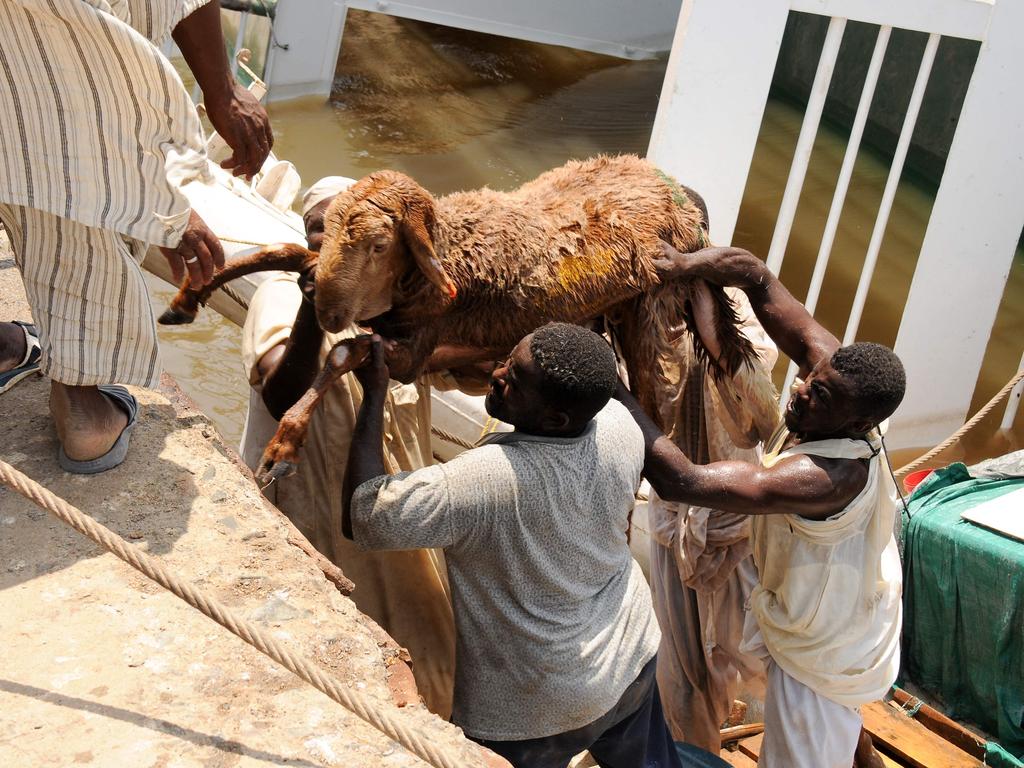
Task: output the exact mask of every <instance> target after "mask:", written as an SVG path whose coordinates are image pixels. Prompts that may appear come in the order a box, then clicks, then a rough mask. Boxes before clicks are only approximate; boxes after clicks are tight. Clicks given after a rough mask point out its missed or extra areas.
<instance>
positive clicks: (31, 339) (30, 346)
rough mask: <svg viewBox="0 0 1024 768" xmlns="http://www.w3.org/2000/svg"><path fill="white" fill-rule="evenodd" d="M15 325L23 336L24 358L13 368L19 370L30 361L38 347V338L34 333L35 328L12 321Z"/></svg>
mask: <svg viewBox="0 0 1024 768" xmlns="http://www.w3.org/2000/svg"><path fill="white" fill-rule="evenodd" d="M12 322H13V323H14V324H15V325H18V326H21V332H22V333H24V334H25V357H23V358H22V360H21V362H20V363H18V364H17V365H16V366H15V368H21V367H22V366H25V365H28V364H29V362H30V361H31V360H32V353H33V352H35V351H36V350H37V349H40V346H39V336H38V335H36V333H35V326H34V325H32V324H31V323H23V322H22V321H20V320H14V321H12Z"/></svg>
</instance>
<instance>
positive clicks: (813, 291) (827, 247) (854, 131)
mask: <svg viewBox="0 0 1024 768" xmlns="http://www.w3.org/2000/svg"><path fill="white" fill-rule="evenodd" d="M891 33H892V27H889V26H884V25H883V26H882V27H880V28H879V30H878V37H877V38H876V39H875V50H874V52H873V53H872V54H871V63H870V64H868V72H867V76H866V77H865V78H864V88H863V89H862V90H861V93H860V102H859V103H858V104H857V114H856V116H855V117H854V119H853V127H852V128H851V130H850V140H849V142H847V144H846V154H845V155H844V156H843V164H842V167H841V168H840V169H839V181H837V182H836V191H835V193H834V194H833V195H832V207H831V208H829V211H828V220H827V221H826V222H825V232H824V234H823V235H822V238H821V247H820V248H819V249H818V260H817V261H816V262H815V264H814V274H812V275H811V286H810V288H808V290H807V301H806V302H804V304H805V306H806V307H807V311H808V312H810V313H811V314H812V315H813V314H814V310H815V308H816V307H817V306H818V297H819V296H820V295H821V285H822V283H823V282H824V281H825V271H826V269H827V267H828V260H829V257H830V256H831V255H832V245H833V243H834V242H835V238H836V231H837V230H838V228H839V218H840V216H841V215H842V212H843V203H845V202H846V193H847V191H848V190H849V188H850V178H851V177H852V176H853V166H854V165H856V163H857V152H858V150H859V149H860V141H861V138H863V136H864V125H865V124H866V123H867V121H868V113H869V112H870V111H871V101H872V99H873V98H874V95H875V86H877V85H878V74H879V72H881V71H882V61H883V59H885V50H886V48H887V47H888V45H889V36H890V34H891ZM796 373H797V370H796V363H793V362H790V364H789V369H788V370H787V371H786V382H785V384H784V385H783V387H782V392H783V396H782V401H783V402H786V401H787V400H788V397H787V396H786V395H787V394H788V393H789V387H790V385H791V384H792V383H793V379H794V378H796Z"/></svg>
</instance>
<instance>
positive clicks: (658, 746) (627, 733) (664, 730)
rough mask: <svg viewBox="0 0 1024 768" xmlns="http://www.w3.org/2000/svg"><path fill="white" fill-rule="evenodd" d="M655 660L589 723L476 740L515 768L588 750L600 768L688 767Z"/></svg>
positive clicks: (555, 767) (555, 764) (558, 765)
mask: <svg viewBox="0 0 1024 768" xmlns="http://www.w3.org/2000/svg"><path fill="white" fill-rule="evenodd" d="M654 661H655V660H654V659H651V660H650V661H649V662H647V665H646V666H645V667H644V668H643V669H642V670H641V672H640V674H639V675H638V676H637V678H636V680H634V681H633V682H632V683H631V684H630V686H629V687H628V688H626V692H625V693H623V694H622V698H620V699H619V701H618V703H617V704H616V705H615V706H614V707H612V708H611V710H610V711H609V712H608V713H607V714H605V715H603V716H602V717H600V718H598V719H597V720H595V721H594V722H592V723H591V724H590V725H585V726H583V727H582V728H577V729H576V730H574V731H568V732H566V733H558V734H555V735H554V736H546V737H544V738H542V739H526V740H524V741H486V740H482V739H475V741H477V742H479V743H480V744H482V745H483V746H485V747H487V748H488V749H490V750H491V751H493V752H496V753H497V754H499V755H501V756H502V757H504V758H505V759H506V760H508V761H509V762H510V763H512V765H513V766H515V768H565V766H567V765H568V764H569V761H570V760H571V759H572V758H573V757H575V756H576V755H578V754H579V753H580V752H582V751H583V750H589V751H590V754H591V755H592V756H593V758H594V759H595V760H596V761H597V763H598V765H600V766H601V768H683V766H682V763H681V762H680V761H679V757H678V755H677V754H676V748H675V745H674V744H673V743H672V734H671V733H669V730H668V726H667V725H665V716H664V714H663V713H662V711H661V698H660V696H659V695H658V683H657V681H656V680H655V678H654V666H655V664H654Z"/></svg>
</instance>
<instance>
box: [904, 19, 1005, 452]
mask: <svg viewBox="0 0 1024 768" xmlns="http://www.w3.org/2000/svg"><path fill="white" fill-rule="evenodd" d="M987 7H988V9H989V12H990V23H989V25H988V30H987V33H986V38H985V41H984V42H983V43H982V45H981V47H980V49H979V50H978V60H977V62H976V63H975V65H974V74H973V75H972V76H971V81H970V84H969V85H968V88H967V95H966V96H965V98H964V106H963V110H962V112H961V113H960V119H959V122H958V123H957V126H956V133H954V135H953V142H952V143H951V144H950V147H949V157H948V158H947V160H946V168H945V173H943V175H942V182H941V184H940V185H939V190H938V192H937V193H936V195H935V204H934V205H933V206H932V214H931V217H930V218H929V219H928V230H927V232H926V233H925V236H924V242H923V243H922V244H921V255H920V256H919V257H918V259H917V269H916V270H914V279H913V282H912V283H911V285H910V293H909V295H908V296H907V305H906V307H905V308H904V310H903V319H902V320H901V321H900V331H899V334H898V335H897V337H896V354H897V355H899V357H900V359H901V360H902V361H903V366H904V368H905V369H906V371H907V394H906V397H904V398H903V403H902V405H901V406H900V408H899V410H897V411H896V413H895V414H893V418H892V422H891V425H890V430H889V435H888V437H887V439H886V442H887V443H889V447H890V449H892V450H897V449H899V448H905V447H911V446H920V445H934V444H935V443H937V442H939V441H940V440H942V439H944V438H945V437H946V436H947V435H949V434H950V433H951V432H953V431H954V430H955V429H956V428H957V427H959V426H960V425H961V424H963V423H964V418H965V417H966V416H967V410H968V408H969V407H970V403H971V399H972V397H973V395H974V390H975V389H976V388H977V381H978V371H979V370H980V369H981V364H982V360H983V358H984V356H985V348H986V346H987V345H988V340H989V338H990V336H991V333H992V323H993V321H994V320H995V317H996V312H997V311H998V309H999V297H1000V296H1002V295H1003V292H1004V290H1005V286H1006V278H1007V274H1008V273H1009V271H1010V266H1011V265H1012V263H1013V254H1014V251H1015V250H1016V248H1017V241H1018V239H1019V238H1020V233H1021V229H1022V228H1024V206H1021V205H1020V201H1021V200H1024V152H1021V136H1024V89H1022V88H1021V87H1020V84H1021V83H1022V82H1024V56H1021V53H1020V30H1021V29H1024V3H1020V2H996V3H993V4H991V5H988V6H987Z"/></svg>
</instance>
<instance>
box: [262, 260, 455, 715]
mask: <svg viewBox="0 0 1024 768" xmlns="http://www.w3.org/2000/svg"><path fill="white" fill-rule="evenodd" d="M296 278H297V276H296V275H295V274H290V273H276V274H274V275H273V276H271V277H270V278H269V279H268V280H266V282H264V283H263V284H262V285H261V286H260V287H259V288H258V289H257V291H256V293H255V295H254V296H253V299H252V302H251V304H250V308H249V314H248V317H247V319H246V323H245V327H244V329H243V333H242V357H243V363H244V365H245V370H246V375H247V376H248V377H249V381H250V383H252V384H256V383H257V382H258V381H259V375H258V372H257V371H256V363H257V362H258V361H259V359H260V358H261V357H262V356H263V355H264V354H266V353H267V352H268V351H269V350H270V349H272V348H273V347H275V346H276V345H278V344H280V343H282V342H284V341H286V340H287V338H288V336H289V334H290V333H291V327H292V324H293V323H294V321H295V314H296V312H297V311H298V308H299V304H300V302H301V301H302V298H301V294H300V292H299V289H298V285H297V283H296ZM354 332H355V330H354V329H351V330H349V331H347V332H344V333H341V334H327V336H326V338H325V340H324V344H323V349H322V354H321V360H323V358H324V357H325V356H326V354H327V352H328V351H329V350H330V349H331V347H332V346H333V345H334V344H335V343H336V342H337V341H339V340H340V339H342V338H345V337H351V336H352V335H354ZM361 401H362V391H361V388H360V386H359V383H358V382H357V381H356V380H355V377H354V376H352V375H351V374H348V375H346V376H343V377H342V378H341V379H340V380H339V381H338V382H337V383H336V384H335V385H334V386H333V387H332V388H331V390H330V391H329V392H328V393H327V394H326V396H325V397H324V399H323V401H322V402H321V404H320V407H319V408H318V409H317V411H316V413H315V414H314V415H313V418H312V420H311V421H310V425H309V432H308V434H307V437H306V442H305V444H304V446H303V449H302V453H301V455H300V459H301V461H300V462H299V467H298V472H297V473H296V474H295V475H293V476H291V477H286V478H284V479H282V480H278V481H277V482H276V483H275V484H274V485H273V486H271V487H270V488H269V489H268V498H270V500H271V501H273V502H274V503H275V504H276V505H277V507H278V509H280V510H281V511H282V512H284V513H285V514H286V515H288V517H289V518H290V519H291V520H292V521H293V522H294V523H295V525H296V526H297V527H298V528H299V530H300V531H302V533H303V534H304V535H305V536H306V537H307V538H308V539H309V541H310V542H311V543H312V544H313V546H315V547H316V548H317V549H318V550H319V551H320V552H322V553H323V554H324V555H326V556H327V557H329V558H330V559H331V560H332V561H333V562H334V563H336V564H337V565H338V566H339V567H340V568H341V569H342V570H343V571H344V572H345V575H347V576H348V577H349V578H350V579H352V581H354V582H355V584H356V591H355V592H354V593H353V595H352V599H353V600H354V601H355V603H356V605H357V606H358V607H359V609H360V610H361V611H362V612H363V613H365V614H367V615H368V616H370V617H371V618H373V619H374V620H375V621H376V622H377V623H378V624H380V625H381V626H382V627H383V628H384V629H385V631H387V632H388V633H389V634H390V635H391V636H392V637H394V638H395V640H396V641H397V642H398V643H399V644H400V645H402V646H404V647H405V648H407V649H408V650H409V653H410V654H411V655H412V659H413V673H414V675H415V677H416V683H417V686H418V687H419V690H420V693H421V694H422V695H423V697H424V699H425V700H426V702H427V705H428V706H429V707H430V708H431V710H433V711H434V712H436V713H438V714H440V715H441V716H443V717H447V716H448V715H449V714H450V712H451V701H452V686H453V679H454V667H455V634H454V632H455V630H454V623H453V619H452V611H451V603H450V600H449V597H448V585H447V578H446V572H445V567H444V561H443V555H441V553H440V552H439V551H436V550H409V551H402V552H362V551H361V550H360V549H359V548H358V547H356V546H355V545H354V544H353V543H352V542H351V541H349V540H348V539H346V538H345V537H344V536H342V534H341V489H342V482H343V480H344V474H345V465H346V462H347V461H348V450H349V444H350V443H351V438H352V429H353V427H354V426H355V419H356V415H357V413H358V409H359V405H360V403H361ZM384 418H385V422H384V431H385V442H384V449H385V450H384V459H385V464H386V466H387V469H388V471H389V472H399V471H403V470H412V469H418V468H420V467H424V466H427V465H429V464H431V463H432V456H431V451H430V396H429V388H428V387H427V386H426V385H425V384H415V385H402V384H397V383H394V382H393V383H392V387H391V392H390V397H389V398H388V400H387V404H386V406H385V412H384ZM276 424H277V422H276V421H274V420H273V418H272V417H271V416H270V414H269V413H268V412H267V411H266V407H265V406H264V405H263V401H262V399H261V398H260V397H259V396H258V395H257V396H255V397H253V398H252V399H251V400H250V414H249V419H248V426H247V430H246V440H245V444H244V445H243V456H245V457H246V460H247V462H249V466H250V467H253V466H256V464H257V463H258V461H259V456H260V455H261V454H262V451H263V448H264V446H265V445H266V440H267V439H269V436H268V435H267V432H270V434H271V435H272V434H273V431H274V430H276Z"/></svg>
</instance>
